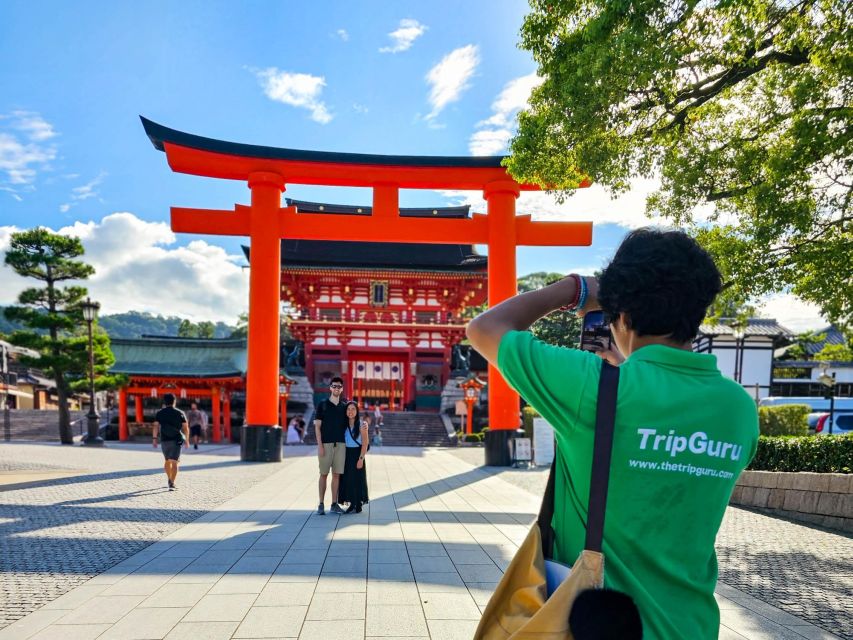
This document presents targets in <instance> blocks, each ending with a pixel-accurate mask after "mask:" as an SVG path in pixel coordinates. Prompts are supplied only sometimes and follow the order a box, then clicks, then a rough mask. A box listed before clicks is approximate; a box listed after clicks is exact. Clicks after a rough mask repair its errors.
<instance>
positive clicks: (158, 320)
mask: <svg viewBox="0 0 853 640" xmlns="http://www.w3.org/2000/svg"><path fill="white" fill-rule="evenodd" d="M98 322H99V323H100V325H101V326H102V327H103V328H104V329H105V330H106V332H107V333H108V334H109V335H110V337H112V338H138V337H140V336H143V335H154V336H177V335H178V330H179V329H180V327H181V324H182V323H183V322H187V325H188V326H192V327H193V328H192V329H190V332H191V333H192V332H195V333H196V334H197V333H198V329H197V327H198V325H195V324H193V323H192V322H189V321H187V320H182V319H181V318H178V317H176V316H168V317H164V316H161V315H156V316H155V315H152V314H150V313H144V312H140V311H127V312H125V313H115V314H111V315H104V316H101V317H100V318H99V320H98ZM201 324H205V325H210V324H212V323H209V322H207V323H199V325H201ZM213 327H214V329H213V336H212V337H213V338H230V337H239V336H232V334H233V333H234V327H233V326H230V325H228V324H225V323H224V322H217V323H216V324H214V325H213ZM206 331H207V333H209V330H206Z"/></svg>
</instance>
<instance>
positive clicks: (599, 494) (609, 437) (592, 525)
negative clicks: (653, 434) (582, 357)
mask: <svg viewBox="0 0 853 640" xmlns="http://www.w3.org/2000/svg"><path fill="white" fill-rule="evenodd" d="M618 387H619V368H618V367H614V366H613V365H611V364H610V363H608V362H604V361H603V362H602V363H601V377H600V379H599V382H598V403H597V405H596V415H595V443H594V445H593V453H592V479H591V483H590V491H589V516H588V521H587V530H586V544H585V546H584V548H585V549H589V550H590V551H601V540H602V538H603V536H604V511H605V506H606V504H607V483H608V480H609V477H610V454H611V451H612V448H613V428H614V424H615V420H616V392H617V390H618ZM556 466H557V452H556V451H554V461H553V462H552V463H551V471H550V472H549V474H548V484H547V485H546V487H545V495H543V496H542V505H541V506H540V507H539V516H538V517H537V519H536V521H537V522H538V524H539V531H540V534H541V536H542V554H543V555H544V556H545V558H546V559H551V558H553V557H554V529H553V528H552V527H551V522H552V521H553V518H554V483H555V481H556V477H555V468H556Z"/></svg>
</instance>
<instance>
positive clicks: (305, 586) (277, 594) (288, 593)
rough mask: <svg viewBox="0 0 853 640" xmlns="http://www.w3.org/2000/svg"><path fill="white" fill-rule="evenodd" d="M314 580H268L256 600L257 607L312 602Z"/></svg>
mask: <svg viewBox="0 0 853 640" xmlns="http://www.w3.org/2000/svg"><path fill="white" fill-rule="evenodd" d="M313 595H314V583H313V582H268V583H267V586H265V587H264V590H263V591H261V595H259V596H258V599H257V600H255V604H254V606H256V607H283V606H290V605H304V606H306V607H307V606H308V605H309V604H311V596H313Z"/></svg>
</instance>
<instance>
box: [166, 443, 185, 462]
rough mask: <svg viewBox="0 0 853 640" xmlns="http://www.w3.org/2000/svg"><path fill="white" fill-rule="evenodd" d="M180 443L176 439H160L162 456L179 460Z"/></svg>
mask: <svg viewBox="0 0 853 640" xmlns="http://www.w3.org/2000/svg"><path fill="white" fill-rule="evenodd" d="M182 444H183V443H181V442H178V441H177V440H162V441H161V442H160V449H161V450H162V451H163V457H164V458H166V460H180V459H181V445H182Z"/></svg>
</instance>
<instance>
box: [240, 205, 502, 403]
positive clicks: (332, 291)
mask: <svg viewBox="0 0 853 640" xmlns="http://www.w3.org/2000/svg"><path fill="white" fill-rule="evenodd" d="M287 205H288V206H295V207H296V208H297V211H298V212H300V213H318V214H325V215H328V216H329V226H330V227H334V225H335V216H336V215H350V216H352V215H363V216H365V218H366V219H369V216H370V215H371V213H372V208H371V207H367V206H364V207H356V206H343V205H336V204H320V203H314V202H302V201H298V200H291V199H287ZM400 216H401V217H404V218H456V219H460V218H468V217H469V208H468V207H467V206H464V207H444V208H436V209H433V208H421V209H406V208H402V209H400ZM389 223H390V224H393V223H391V222H389ZM247 255H248V252H247ZM487 266H488V265H487V258H486V256H483V255H480V254H478V253H477V252H476V251H475V250H474V247H473V246H472V245H470V244H409V243H395V242H343V241H323V240H284V241H283V242H282V269H281V299H282V301H283V302H284V303H285V304H286V305H289V306H290V309H291V313H290V315H289V316H288V317H287V318H286V321H287V326H288V328H289V330H290V333H291V334H292V335H293V337H294V338H296V339H297V340H300V341H302V343H303V344H304V349H305V354H304V355H305V373H306V376H307V378H308V381H309V383H310V384H311V386H312V387H313V389H314V393H315V401H316V400H318V399H319V398H322V397H325V396H326V394H327V393H328V385H329V381H330V380H331V378H332V377H334V376H340V377H341V378H343V379H344V384H345V390H346V394H347V397H349V398H353V399H356V400H358V401H359V403H360V404H362V406H373V405H374V404H376V403H379V404H380V405H381V406H383V407H386V408H387V409H388V410H391V411H394V410H400V409H403V408H406V409H408V410H413V411H414V410H417V411H438V410H439V407H440V405H441V392H442V389H443V388H444V386H445V385H446V384H447V382H448V380H449V378H450V371H451V350H452V348H453V346H454V345H456V344H458V343H459V342H460V341H461V340H462V339H463V338H464V337H465V321H464V320H463V315H462V314H463V313H464V311H465V309H466V308H467V307H471V306H477V305H481V304H483V303H484V302H485V301H486V295H487ZM282 366H284V362H282Z"/></svg>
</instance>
